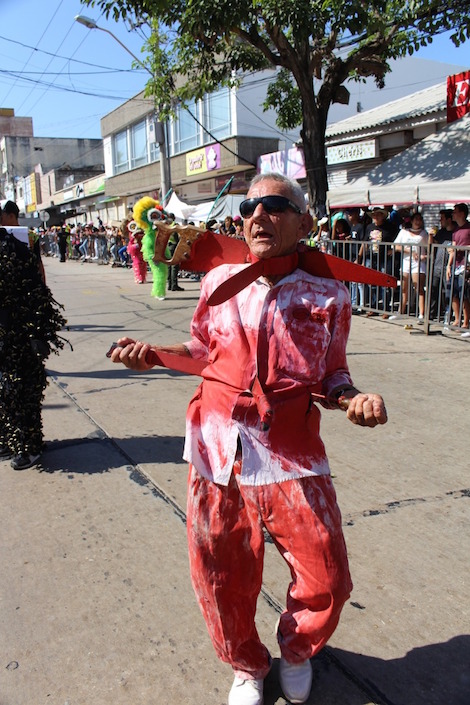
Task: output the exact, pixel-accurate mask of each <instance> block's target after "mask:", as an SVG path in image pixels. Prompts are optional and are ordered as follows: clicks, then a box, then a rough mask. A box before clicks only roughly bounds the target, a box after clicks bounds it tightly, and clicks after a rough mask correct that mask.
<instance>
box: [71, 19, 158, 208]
mask: <svg viewBox="0 0 470 705" xmlns="http://www.w3.org/2000/svg"><path fill="white" fill-rule="evenodd" d="M75 21H76V22H78V23H79V24H82V25H83V26H84V27H86V28H87V29H99V30H100V32H106V34H109V35H110V36H111V37H112V38H113V39H115V40H116V42H117V43H118V44H120V45H121V46H122V48H123V49H125V51H127V53H128V54H130V55H131V56H132V58H133V59H134V60H135V61H136V62H137V63H138V64H139V66H141V67H142V68H143V69H145V71H147V73H149V74H150V75H151V76H153V74H152V72H151V71H150V69H149V68H148V66H146V65H145V64H144V63H143V62H142V61H141V60H140V59H138V58H137V56H136V55H135V54H133V53H132V51H131V50H130V49H129V47H127V46H126V45H125V44H124V43H123V42H121V40H120V39H119V37H116V35H115V34H113V32H111V31H110V30H109V29H106V28H105V27H100V26H99V25H97V24H96V22H95V20H92V19H91V18H90V17H85V15H76V16H75ZM154 109H155V116H156V117H157V126H158V125H160V127H161V128H162V129H157V130H156V135H157V136H159V138H158V144H159V146H160V182H161V184H160V188H161V192H162V199H163V198H164V197H165V195H166V194H167V193H168V191H169V189H170V183H169V181H170V179H169V168H168V151H167V148H166V142H167V140H166V125H165V124H163V123H161V122H160V121H158V114H157V113H158V111H157V107H156V105H155V106H154Z"/></svg>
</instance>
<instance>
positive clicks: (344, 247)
mask: <svg viewBox="0 0 470 705" xmlns="http://www.w3.org/2000/svg"><path fill="white" fill-rule="evenodd" d="M317 247H319V249H321V250H322V251H324V252H328V253H329V254H333V255H336V256H337V257H342V258H343V259H347V260H349V261H350V262H359V264H363V265H365V266H367V267H371V268H372V269H376V270H377V271H382V272H387V273H388V274H393V275H394V276H396V278H397V279H398V286H397V288H396V289H388V288H384V287H379V286H370V285H368V284H356V283H354V282H352V283H349V284H348V288H349V292H350V295H351V303H352V306H353V313H356V314H365V315H368V316H381V317H382V318H383V319H384V320H390V321H393V322H394V321H399V322H402V323H403V324H404V325H409V326H410V327H413V328H414V326H415V325H416V326H419V327H420V328H421V329H422V330H423V332H424V333H426V334H429V333H431V332H432V333H434V332H441V333H442V334H454V333H457V334H459V335H460V336H461V337H462V336H463V337H464V338H468V339H469V340H470V330H469V329H468V327H465V328H464V327H463V325H464V322H466V320H465V319H466V318H468V316H466V315H465V310H467V311H468V312H469V313H470V246H468V247H458V248H457V247H455V246H453V245H437V244H433V245H431V246H429V247H417V246H414V245H413V246H411V247H410V246H409V245H406V247H407V248H408V247H409V249H410V251H409V252H406V253H405V252H403V251H402V250H401V246H400V245H397V244H395V243H393V242H392V243H375V242H370V241H367V242H360V241H355V240H347V241H341V240H322V241H320V242H318V243H317ZM453 250H458V251H459V252H463V253H464V258H463V263H462V262H461V263H460V264H459V265H457V264H456V257H454V258H453V262H452V265H451V268H450V271H449V276H448V273H447V263H448V260H449V254H450V252H451V251H453ZM413 262H414V263H415V266H414V267H413V266H412V263H413ZM418 262H421V264H422V266H421V269H422V270H424V271H422V273H421V276H419V277H418V276H417V275H418V272H414V270H415V269H416V265H417V263H418ZM420 296H421V302H420ZM420 303H421V306H420ZM420 308H421V313H422V316H420Z"/></svg>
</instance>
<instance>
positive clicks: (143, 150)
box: [130, 120, 148, 169]
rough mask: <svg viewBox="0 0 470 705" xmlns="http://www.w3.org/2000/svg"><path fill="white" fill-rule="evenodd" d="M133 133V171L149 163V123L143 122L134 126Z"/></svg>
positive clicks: (132, 127)
mask: <svg viewBox="0 0 470 705" xmlns="http://www.w3.org/2000/svg"><path fill="white" fill-rule="evenodd" d="M130 133H131V169H135V168H136V167H138V166H143V165H144V164H147V163H148V156H147V122H146V120H142V122H139V123H137V124H136V125H132V126H131V128H130Z"/></svg>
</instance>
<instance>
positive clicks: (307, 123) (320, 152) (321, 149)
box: [300, 91, 328, 217]
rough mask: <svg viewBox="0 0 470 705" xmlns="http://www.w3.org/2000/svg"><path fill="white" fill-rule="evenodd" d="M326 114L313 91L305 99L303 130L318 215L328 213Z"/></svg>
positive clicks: (309, 185) (311, 197)
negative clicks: (316, 101)
mask: <svg viewBox="0 0 470 705" xmlns="http://www.w3.org/2000/svg"><path fill="white" fill-rule="evenodd" d="M325 131H326V114H324V111H323V110H320V109H318V107H317V105H316V104H315V97H314V94H313V91H310V95H309V96H306V97H305V99H303V124H302V130H301V133H300V135H301V138H302V147H303V152H304V161H305V171H306V174H307V189H308V197H309V204H310V207H311V208H312V209H313V212H314V213H315V215H317V216H320V217H321V216H323V215H325V213H326V193H327V191H328V176H327V171H326V154H325Z"/></svg>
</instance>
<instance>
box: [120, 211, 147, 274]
mask: <svg viewBox="0 0 470 705" xmlns="http://www.w3.org/2000/svg"><path fill="white" fill-rule="evenodd" d="M124 228H125V229H126V231H127V234H128V237H129V244H128V245H127V252H128V254H129V255H130V258H131V260H132V271H133V272H134V280H135V283H136V284H145V281H146V279H147V262H146V261H145V260H144V256H143V254H142V239H143V237H144V233H143V231H142V230H141V229H140V228H139V226H138V225H137V223H136V222H135V220H125V221H123V223H122V225H121V229H122V230H124Z"/></svg>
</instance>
